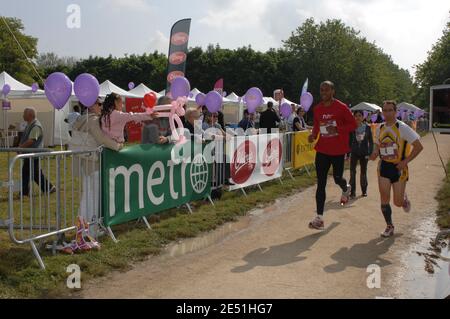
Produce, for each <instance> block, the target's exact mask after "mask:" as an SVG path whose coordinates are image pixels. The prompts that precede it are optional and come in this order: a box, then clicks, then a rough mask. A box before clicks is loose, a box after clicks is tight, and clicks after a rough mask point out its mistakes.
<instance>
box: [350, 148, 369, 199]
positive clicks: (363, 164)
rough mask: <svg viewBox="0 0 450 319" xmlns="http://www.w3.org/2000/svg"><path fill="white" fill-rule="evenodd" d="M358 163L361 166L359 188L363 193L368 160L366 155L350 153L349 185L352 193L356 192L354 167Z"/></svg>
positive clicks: (365, 187)
mask: <svg viewBox="0 0 450 319" xmlns="http://www.w3.org/2000/svg"><path fill="white" fill-rule="evenodd" d="M358 162H359V165H360V167H361V174H360V176H359V180H360V184H361V190H362V192H363V194H365V193H367V186H368V182H367V163H368V162H369V160H368V159H367V158H366V156H359V155H356V154H352V155H351V157H350V185H351V186H352V194H356V167H357V166H358Z"/></svg>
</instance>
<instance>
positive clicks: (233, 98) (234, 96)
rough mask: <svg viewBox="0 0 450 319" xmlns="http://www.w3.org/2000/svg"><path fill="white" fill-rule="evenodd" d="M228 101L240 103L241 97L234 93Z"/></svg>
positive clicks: (228, 97)
mask: <svg viewBox="0 0 450 319" xmlns="http://www.w3.org/2000/svg"><path fill="white" fill-rule="evenodd" d="M227 99H228V100H230V101H231V102H236V103H239V96H238V95H237V94H236V93H234V92H232V93H231V94H230V95H228V96H227Z"/></svg>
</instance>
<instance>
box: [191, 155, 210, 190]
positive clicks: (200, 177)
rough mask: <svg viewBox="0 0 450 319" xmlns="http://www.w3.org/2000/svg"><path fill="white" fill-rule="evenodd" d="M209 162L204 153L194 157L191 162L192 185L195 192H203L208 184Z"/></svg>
mask: <svg viewBox="0 0 450 319" xmlns="http://www.w3.org/2000/svg"><path fill="white" fill-rule="evenodd" d="M208 177H209V170H208V164H207V163H206V160H205V158H204V157H203V155H202V154H198V155H197V156H195V157H194V160H193V161H192V163H191V185H192V189H193V190H194V192H196V193H197V194H201V193H202V192H203V191H204V190H205V188H206V186H207V185H208Z"/></svg>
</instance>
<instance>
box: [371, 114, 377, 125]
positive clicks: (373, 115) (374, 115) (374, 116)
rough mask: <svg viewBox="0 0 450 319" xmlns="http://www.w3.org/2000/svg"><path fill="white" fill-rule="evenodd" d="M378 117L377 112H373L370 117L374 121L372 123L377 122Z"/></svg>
mask: <svg viewBox="0 0 450 319" xmlns="http://www.w3.org/2000/svg"><path fill="white" fill-rule="evenodd" d="M377 119H378V115H377V114H372V116H371V117H370V120H371V121H372V123H375V122H376V121H377Z"/></svg>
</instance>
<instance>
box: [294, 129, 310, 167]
mask: <svg viewBox="0 0 450 319" xmlns="http://www.w3.org/2000/svg"><path fill="white" fill-rule="evenodd" d="M310 134H311V133H310V132H296V133H295V137H294V159H293V165H292V166H293V168H294V169H297V168H302V167H303V166H305V165H310V164H314V160H315V158H316V151H315V150H314V143H309V142H308V136H309V135H310Z"/></svg>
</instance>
